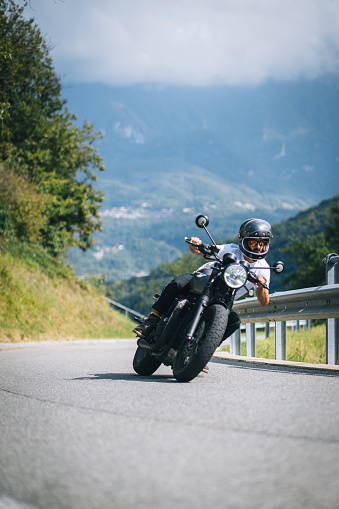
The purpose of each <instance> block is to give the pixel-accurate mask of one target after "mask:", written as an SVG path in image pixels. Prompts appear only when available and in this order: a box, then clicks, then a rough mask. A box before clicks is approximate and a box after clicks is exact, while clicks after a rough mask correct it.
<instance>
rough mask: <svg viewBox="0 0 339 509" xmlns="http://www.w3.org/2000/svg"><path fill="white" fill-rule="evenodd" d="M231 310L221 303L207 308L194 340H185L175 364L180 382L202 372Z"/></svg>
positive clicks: (175, 373) (176, 375) (215, 347)
mask: <svg viewBox="0 0 339 509" xmlns="http://www.w3.org/2000/svg"><path fill="white" fill-rule="evenodd" d="M228 316H229V311H228V310H226V309H225V308H224V307H223V306H221V305H220V304H213V305H212V306H209V307H208V308H206V310H205V311H204V313H203V314H202V317H201V319H200V322H199V325H198V327H197V330H196V332H195V335H194V340H193V339H192V340H188V339H186V340H184V341H183V343H182V344H181V346H180V348H179V350H178V353H177V356H176V358H175V362H174V366H173V375H174V378H176V380H178V382H190V381H191V380H193V378H195V377H196V376H198V375H199V373H201V371H202V370H203V368H204V367H205V366H206V364H207V363H208V362H209V360H210V359H211V357H212V356H213V354H214V352H215V350H216V349H217V348H218V346H219V345H220V343H221V341H222V338H223V336H224V333H225V330H226V327H227V322H228Z"/></svg>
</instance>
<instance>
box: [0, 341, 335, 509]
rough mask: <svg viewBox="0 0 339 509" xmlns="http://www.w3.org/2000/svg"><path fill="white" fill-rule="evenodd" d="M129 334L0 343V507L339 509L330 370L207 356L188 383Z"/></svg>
mask: <svg viewBox="0 0 339 509" xmlns="http://www.w3.org/2000/svg"><path fill="white" fill-rule="evenodd" d="M133 353H134V343H131V342H130V341H125V342H124V341H115V342H99V343H82V342H77V343H69V344H66V345H65V344H61V345H53V344H52V345H50V346H39V347H34V348H20V349H8V350H3V351H0V509H36V508H39V509H120V508H123V509H127V508H131V509H132V508H133V509H135V508H138V509H144V508H145V509H146V508H147V509H200V508H204V509H205V508H207V507H208V508H209V507H211V508H217V509H219V508H220V509H228V508H230V509H237V508H243V509H252V508H253V509H254V508H255V509H278V508H279V509H280V508H286V509H287V508H288V509H296V508H298V509H299V508H305V509H338V508H339V411H338V410H339V376H338V375H339V372H338V371H337V372H325V371H310V370H303V369H295V368H294V369H293V368H287V367H277V366H267V365H256V364H245V363H244V364H239V363H232V362H231V361H226V362H224V363H221V362H218V363H217V362H211V363H210V372H209V374H208V375H205V374H202V375H200V376H199V377H197V378H196V379H195V380H194V381H192V382H190V383H188V384H180V383H178V382H176V381H175V379H174V378H173V377H172V376H171V370H170V368H166V367H161V368H160V369H159V371H158V372H157V373H156V374H155V375H153V376H152V377H150V378H144V377H139V376H138V375H136V374H134V372H133V369H132V358H133Z"/></svg>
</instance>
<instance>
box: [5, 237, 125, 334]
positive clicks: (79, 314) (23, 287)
mask: <svg viewBox="0 0 339 509" xmlns="http://www.w3.org/2000/svg"><path fill="white" fill-rule="evenodd" d="M7 244H8V243H7ZM134 325H135V324H134V323H133V322H132V321H131V320H130V319H128V318H127V317H126V316H125V315H122V314H121V313H119V312H118V311H116V310H113V309H112V308H111V307H110V306H109V304H108V303H107V302H106V301H105V300H104V299H103V298H102V297H101V296H100V294H99V293H98V291H97V290H96V288H95V287H94V286H92V285H90V284H88V283H86V282H84V281H81V280H80V279H79V278H78V277H77V276H76V275H75V273H74V271H73V269H72V268H71V267H69V266H67V265H65V263H64V262H63V261H62V260H56V259H54V258H51V257H49V256H48V255H47V254H46V253H45V252H44V251H43V250H41V249H34V248H32V247H30V246H27V245H24V244H20V243H18V242H17V241H14V242H11V244H10V245H8V246H6V248H5V249H4V248H3V249H2V250H1V251H0V342H17V341H42V340H71V339H94V338H102V339H104V338H126V337H133V334H132V329H133V327H134Z"/></svg>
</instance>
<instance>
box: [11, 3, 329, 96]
mask: <svg viewBox="0 0 339 509" xmlns="http://www.w3.org/2000/svg"><path fill="white" fill-rule="evenodd" d="M17 3H19V4H20V5H22V4H23V1H22V0H17ZM26 15H27V16H28V17H33V18H34V19H35V20H36V22H37V24H38V26H39V27H40V29H41V32H42V34H43V36H44V37H45V39H46V40H47V41H48V42H49V43H50V45H51V47H52V48H53V49H52V51H51V55H52V58H53V63H54V68H55V70H56V72H57V73H58V74H59V75H60V76H61V77H62V79H64V80H67V81H70V82H79V83H82V82H87V83H91V82H96V83H104V84H107V85H133V84H141V83H152V84H155V83H158V84H170V85H189V86H192V85H193V86H210V85H257V84H261V83H264V82H265V81H267V80H270V79H273V80H276V81H291V80H292V81H293V80H299V79H313V78H317V77H319V76H321V75H323V74H326V73H339V0H30V8H28V9H26Z"/></svg>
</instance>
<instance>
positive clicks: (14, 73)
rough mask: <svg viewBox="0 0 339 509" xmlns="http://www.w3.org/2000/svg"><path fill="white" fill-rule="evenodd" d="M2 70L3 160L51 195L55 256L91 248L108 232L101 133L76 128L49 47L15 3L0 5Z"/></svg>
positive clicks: (48, 243)
mask: <svg viewBox="0 0 339 509" xmlns="http://www.w3.org/2000/svg"><path fill="white" fill-rule="evenodd" d="M0 68H1V73H0V154H1V155H0V160H2V162H4V163H6V167H7V168H11V170H12V171H14V172H15V174H16V175H17V176H18V177H20V178H22V179H24V180H25V181H27V182H28V183H30V184H31V185H33V186H34V188H35V191H36V192H37V193H40V194H41V195H44V196H45V204H46V207H45V208H44V214H45V221H43V225H42V227H41V232H40V233H41V235H40V237H39V239H40V240H39V241H40V242H41V244H42V245H43V246H45V247H46V248H48V249H49V250H50V251H51V252H52V253H53V254H54V255H58V254H59V253H61V252H62V251H64V250H65V249H67V248H68V247H70V246H75V245H77V246H79V247H81V248H82V249H87V248H88V247H91V246H92V245H93V239H92V237H91V236H92V234H93V233H94V232H95V231H97V230H98V229H101V220H100V216H99V208H100V205H101V203H102V200H103V194H102V193H101V192H100V191H98V190H96V189H95V188H94V186H93V182H94V181H95V180H96V179H97V177H96V175H95V173H94V172H95V170H99V171H103V170H104V166H103V161H102V159H101V158H100V156H99V154H98V151H97V149H95V148H94V146H93V144H94V143H95V141H96V140H97V139H99V138H100V137H101V134H100V133H96V132H95V131H94V126H93V125H92V124H89V123H88V122H84V124H83V127H82V128H81V129H80V128H78V127H77V126H76V125H75V122H76V120H77V118H76V116H75V115H72V114H71V113H70V111H69V110H68V108H67V107H66V101H65V100H63V99H62V97H61V88H62V87H61V83H60V79H59V78H58V77H57V75H56V74H55V72H54V69H53V65H52V59H51V57H50V55H49V49H48V47H47V44H46V42H45V41H44V39H43V38H42V36H41V33H40V30H39V28H38V27H37V26H36V25H35V24H34V20H33V19H31V20H28V21H27V20H25V19H24V18H23V8H20V7H18V6H17V5H16V4H15V3H14V1H13V0H7V1H5V0H0ZM8 199H9V200H10V198H8ZM14 201H15V200H14Z"/></svg>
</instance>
